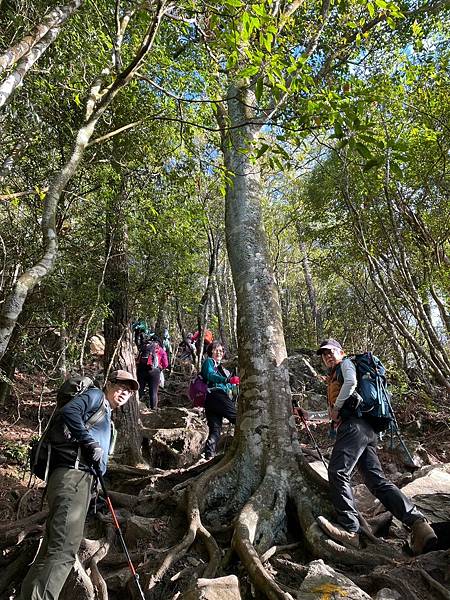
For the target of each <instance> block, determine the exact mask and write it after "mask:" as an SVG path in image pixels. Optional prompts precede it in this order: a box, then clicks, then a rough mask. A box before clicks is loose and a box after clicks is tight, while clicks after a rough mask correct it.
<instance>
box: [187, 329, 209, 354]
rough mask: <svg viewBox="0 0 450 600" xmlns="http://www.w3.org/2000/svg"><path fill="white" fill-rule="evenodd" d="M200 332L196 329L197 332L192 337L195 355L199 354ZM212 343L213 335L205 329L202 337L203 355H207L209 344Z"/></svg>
mask: <svg viewBox="0 0 450 600" xmlns="http://www.w3.org/2000/svg"><path fill="white" fill-rule="evenodd" d="M199 337H200V331H199V330H198V329H197V331H195V332H194V334H193V335H192V342H194V343H195V349H196V351H197V354H198V353H199V352H200V340H199ZM213 341H214V334H213V332H212V331H211V330H210V329H205V334H204V336H203V354H207V352H208V347H209V345H210V344H212V342H213Z"/></svg>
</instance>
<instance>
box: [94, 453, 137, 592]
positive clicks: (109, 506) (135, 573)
mask: <svg viewBox="0 0 450 600" xmlns="http://www.w3.org/2000/svg"><path fill="white" fill-rule="evenodd" d="M94 468H95V472H96V475H97V477H98V480H99V481H100V486H101V488H102V491H103V495H104V497H105V500H106V504H107V505H108V508H109V512H110V513H111V517H112V519H113V523H114V527H115V528H116V531H117V535H118V536H119V540H120V544H121V546H122V549H123V551H124V554H125V556H126V558H127V562H128V567H129V569H130V571H131V574H132V575H133V578H134V581H135V583H136V587H137V589H138V591H139V595H140V597H141V599H142V600H145V595H144V592H143V591H142V588H141V584H140V581H139V573H137V572H136V569H135V568H134V565H133V561H132V560H131V556H130V553H129V552H128V548H127V545H126V544H125V540H124V537H123V534H122V529H121V527H120V524H119V521H118V520H117V516H116V512H115V510H114V507H113V505H112V502H111V498H110V497H109V494H108V490H107V489H106V485H105V480H104V479H103V475H102V473H101V471H100V469H99V467H98V465H97V464H95V466H94Z"/></svg>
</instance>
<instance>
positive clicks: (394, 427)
mask: <svg viewBox="0 0 450 600" xmlns="http://www.w3.org/2000/svg"><path fill="white" fill-rule="evenodd" d="M387 405H388V406H389V412H390V413H391V417H392V423H391V432H392V430H394V432H395V433H396V434H397V437H398V439H399V441H400V445H401V447H402V448H403V450H404V451H405V453H406V456H407V457H408V458H409V460H410V461H411V466H413V465H414V467H415V468H416V469H418V466H417V465H416V463H415V462H414V458H413V457H412V455H411V452H410V451H409V450H408V448H407V447H406V444H405V442H404V440H403V438H402V436H401V434H400V428H399V426H398V423H397V418H396V416H395V413H394V409H393V408H392V404H391V401H390V398H389V396H387ZM391 445H392V437H391Z"/></svg>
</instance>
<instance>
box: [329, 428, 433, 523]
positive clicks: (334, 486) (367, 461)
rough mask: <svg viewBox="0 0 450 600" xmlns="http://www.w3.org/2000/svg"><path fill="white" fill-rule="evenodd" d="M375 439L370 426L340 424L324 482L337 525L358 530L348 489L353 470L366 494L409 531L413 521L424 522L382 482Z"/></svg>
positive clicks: (391, 486)
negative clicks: (363, 486)
mask: <svg viewBox="0 0 450 600" xmlns="http://www.w3.org/2000/svg"><path fill="white" fill-rule="evenodd" d="M377 439H378V438H377V434H376V433H375V431H374V430H373V428H372V426H371V425H370V424H369V423H368V422H367V421H365V420H364V419H360V418H357V417H352V418H350V419H348V420H346V421H344V422H343V423H342V424H341V425H340V426H339V428H338V430H337V435H336V441H335V444H334V447H333V451H332V453H331V458H330V464H329V465H328V481H329V483H330V494H331V500H332V502H333V504H334V508H335V509H336V512H337V521H338V523H339V524H340V525H341V526H342V527H343V528H344V529H346V530H347V531H350V532H356V531H358V530H359V521H358V512H357V510H356V507H355V501H354V499H353V493H352V488H351V485H350V479H351V474H352V472H353V469H354V468H355V466H356V467H357V468H358V471H359V472H360V474H361V476H362V477H363V480H364V483H365V484H366V486H367V487H368V488H369V491H370V492H371V493H372V494H373V495H374V496H375V497H376V498H378V500H379V501H380V502H381V503H382V504H383V506H384V507H385V508H386V509H387V510H388V511H389V512H391V513H392V514H393V515H394V516H395V517H396V518H397V519H399V520H400V521H401V522H402V523H403V524H404V525H406V526H407V527H410V526H411V525H412V524H413V523H414V521H416V520H417V519H423V518H424V517H423V515H422V513H421V512H419V511H418V510H417V508H416V507H415V506H414V504H413V503H412V502H411V501H410V500H409V499H408V498H407V497H406V496H405V495H404V494H403V493H402V492H401V491H400V490H399V489H398V487H397V486H396V485H394V484H393V483H391V482H390V481H388V480H387V479H386V477H385V475H384V473H383V469H382V468H381V464H380V461H379V459H378V456H377Z"/></svg>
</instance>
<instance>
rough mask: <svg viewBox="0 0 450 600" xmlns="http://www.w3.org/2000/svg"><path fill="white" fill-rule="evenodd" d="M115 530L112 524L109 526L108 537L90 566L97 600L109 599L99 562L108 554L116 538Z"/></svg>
mask: <svg viewBox="0 0 450 600" xmlns="http://www.w3.org/2000/svg"><path fill="white" fill-rule="evenodd" d="M114 536H115V530H114V528H113V527H112V525H110V526H108V527H107V534H106V539H105V541H104V542H103V544H102V545H101V546H100V548H99V549H98V550H97V552H96V553H95V554H94V556H93V557H92V558H91V561H90V563H89V567H90V569H91V579H92V583H93V584H94V588H95V591H96V594H97V600H108V589H107V587H106V582H105V580H104V579H103V577H102V576H101V573H100V570H99V568H98V563H99V562H100V561H101V560H102V559H103V558H104V557H105V556H106V555H107V554H108V552H109V549H110V547H111V544H112V542H113V540H114Z"/></svg>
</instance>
